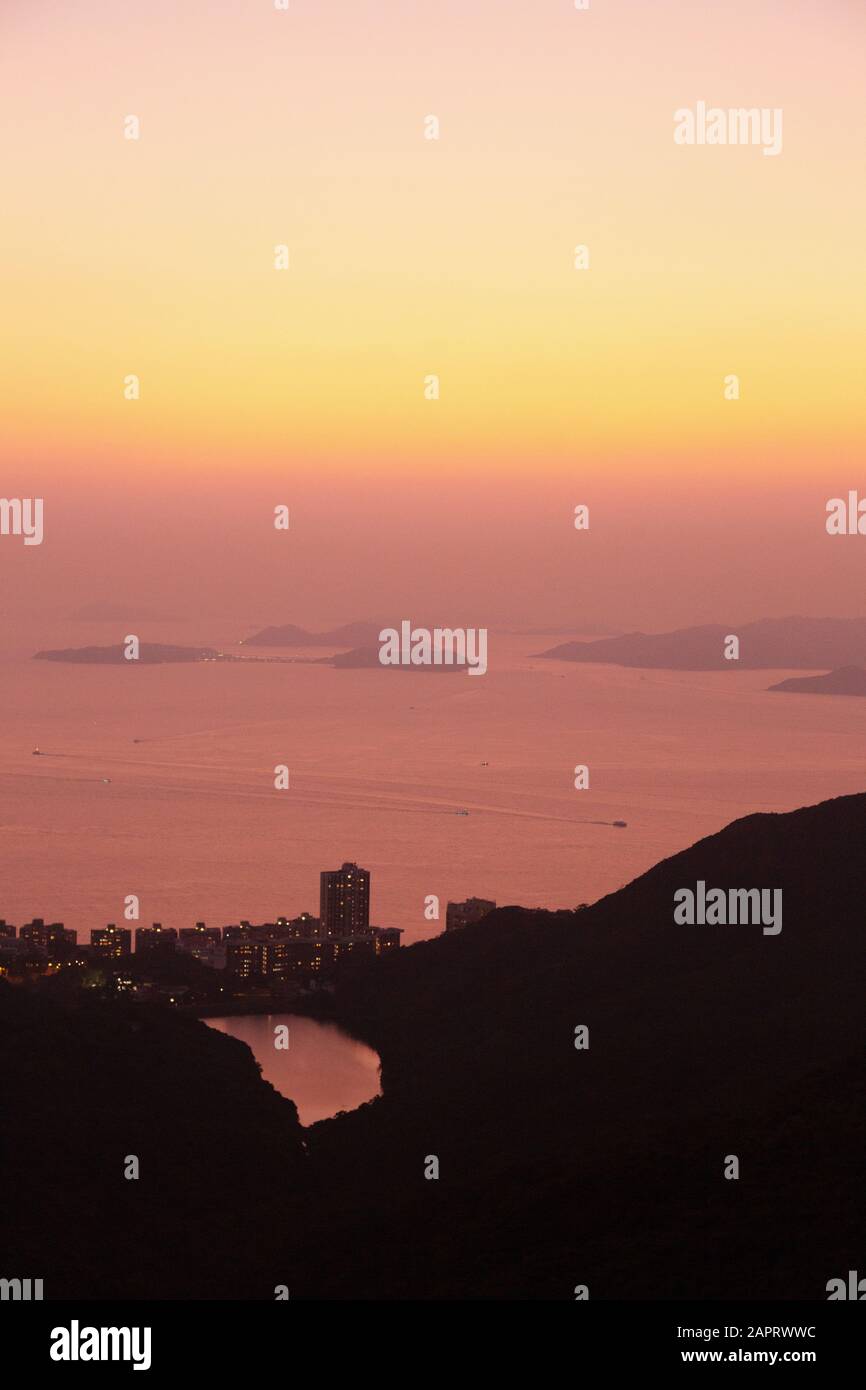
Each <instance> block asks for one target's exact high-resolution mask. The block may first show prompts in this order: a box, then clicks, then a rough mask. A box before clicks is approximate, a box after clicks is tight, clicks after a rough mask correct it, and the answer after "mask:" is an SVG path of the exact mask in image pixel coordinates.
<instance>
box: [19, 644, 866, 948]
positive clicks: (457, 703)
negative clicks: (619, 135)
mask: <svg viewBox="0 0 866 1390" xmlns="http://www.w3.org/2000/svg"><path fill="white" fill-rule="evenodd" d="M181 626H183V631H181ZM122 635H123V634H122V633H119V631H118V629H117V626H116V624H102V623H90V624H86V625H84V624H80V625H76V631H75V633H74V634H71V633H70V631H69V629H68V628H67V629H66V631H65V635H64V640H63V641H62V642H61V643H58V644H57V645H81V646H84V645H88V644H91V643H98V644H102V643H108V642H117V641H118V640H119V637H120V636H122ZM235 639H236V633H233V634H232V635H231V637H230V638H229V642H233V641H234V640H235ZM144 640H148V641H150V640H164V641H167V642H189V643H197V644H198V643H201V644H207V645H213V646H216V647H219V648H221V649H223V650H235V649H234V648H232V647H231V646H230V645H226V636H225V634H222V637H221V635H220V633H219V632H215V631H213V630H211V631H208V630H207V628H206V627H205V629H204V630H203V629H202V627H201V626H198V627H196V628H195V629H194V630H193V629H192V628H190V627H189V626H187V625H180V624H165V625H164V626H163V627H162V628H161V629H160V631H159V632H158V633H153V634H151V633H148V634H147V635H146V637H145V638H144ZM561 640H564V639H563V637H562V635H551V636H541V637H539V636H537V635H536V636H528V637H526V636H521V637H516V636H505V635H500V634H498V633H496V632H493V631H492V632H491V634H490V654H489V669H488V672H487V674H486V675H485V676H484V677H482V678H476V679H470V678H469V677H467V676H466V675H464V674H453V675H452V674H449V675H445V674H439V673H431V672H428V671H424V672H419V673H414V672H404V671H390V670H383V671H378V670H373V671H369V670H334V669H332V668H331V667H329V666H317V665H304V664H295V665H276V664H272V665H265V664H262V665H248V666H243V665H239V664H207V663H205V664H195V665H161V666H136V665H134V664H132V663H130V665H128V666H103V667H96V666H86V665H70V664H55V663H51V662H35V661H33V660H31V659H29V658H28V657H26V656H25V655H23V653H21V654H16V655H15V656H14V657H10V658H7V659H6V660H4V661H2V662H0V708H2V711H3V718H2V721H0V850H2V856H3V879H2V894H0V916H2V917H5V918H6V919H7V920H9V921H12V922H15V923H16V924H17V925H20V924H21V923H22V922H24V921H28V920H30V918H31V917H32V916H33V915H37V916H42V917H44V918H46V919H48V920H52V921H53V920H60V921H63V922H65V923H66V925H67V926H71V927H75V928H77V929H78V931H79V939H80V940H86V939H87V937H88V934H89V931H90V929H91V928H92V927H95V926H101V925H104V924H105V923H106V922H116V923H119V924H122V923H123V921H124V918H123V906H124V899H125V897H126V896H127V895H128V894H133V893H134V894H137V895H138V897H139V899H140V903H141V918H140V920H141V923H144V924H147V923H150V922H151V921H159V922H162V923H163V924H164V925H167V926H175V927H181V926H188V925H192V924H193V923H194V922H195V921H198V920H204V921H206V922H207V923H208V924H209V925H213V926H217V925H219V926H221V925H225V924H227V923H231V922H237V921H239V920H240V919H241V918H246V919H248V920H250V921H252V922H259V921H269V920H273V919H274V917H276V916H278V915H286V916H294V915H297V914H298V913H300V912H302V911H309V912H313V913H318V887H319V880H318V875H319V871H320V870H321V869H325V868H334V867H338V866H339V865H340V864H341V863H342V862H343V861H344V860H347V859H349V860H355V861H357V862H358V863H359V864H362V865H364V866H365V867H366V868H368V869H370V870H371V872H372V876H373V877H372V905H371V917H372V920H373V921H374V922H375V923H376V924H377V925H381V926H397V927H402V928H403V929H404V931H405V936H404V942H410V941H413V940H417V939H420V938H422V937H425V936H431V935H435V934H437V933H438V932H439V931H441V930H443V928H444V913H445V903H446V901H447V900H448V899H449V898H453V899H457V898H463V897H466V896H467V895H476V896H479V897H488V898H492V899H494V900H495V901H496V902H498V903H499V904H500V905H504V904H508V903H519V904H522V905H524V906H527V907H536V906H541V907H551V908H557V907H565V908H571V907H574V906H575V905H576V904H577V903H580V902H591V901H594V900H595V899H596V898H598V897H600V896H602V895H603V894H605V893H607V892H610V891H612V890H614V889H616V888H618V887H619V886H620V885H621V884H623V883H624V882H626V881H627V880H629V879H631V878H633V877H634V876H635V875H637V874H639V873H641V872H642V871H644V870H645V869H648V868H649V867H650V866H651V865H652V864H654V863H656V862H657V861H658V860H659V859H662V858H664V857H665V856H667V855H669V854H672V853H674V852H676V851H677V850H679V849H682V848H684V847H685V846H687V845H689V844H692V843H693V842H694V841H695V840H697V839H699V838H700V837H701V836H703V835H707V834H710V833H712V832H714V831H716V830H718V829H719V828H720V827H721V826H723V825H725V824H727V823H728V822H729V821H731V820H734V819H735V818H736V817H738V816H741V815H746V814H749V813H751V812H753V811H786V810H790V809H792V808H794V807H797V806H801V805H805V804H808V803H811V802H816V801H820V800H822V799H824V798H827V797H831V796H837V795H842V794H844V793H849V792H855V791H862V790H863V787H864V780H863V779H864V774H863V767H864V754H866V700H857V699H848V698H839V699H829V698H826V697H824V698H822V697H820V696H814V697H813V696H787V695H779V694H770V693H768V692H767V690H766V687H767V686H768V685H770V684H772V683H773V681H774V680H779V679H781V678H782V677H783V676H785V675H788V674H791V673H789V672H787V671H783V672H773V671H743V672H739V671H736V670H731V671H725V672H721V673H705V672H674V671H640V670H628V669H620V668H618V667H614V666H585V665H569V664H567V663H564V662H549V661H541V660H538V659H534V658H533V657H532V653H533V652H538V651H541V650H544V649H545V648H548V647H550V646H553V645H555V643H556V642H558V641H561ZM236 650H238V651H239V652H240V653H241V654H247V655H253V654H255V655H257V656H267V655H271V654H274V655H292V656H300V655H309V656H314V657H316V658H320V657H321V656H322V655H324V654H325V653H323V651H322V649H321V648H317V649H315V650H313V651H309V652H303V651H299V650H297V649H294V650H292V651H291V652H282V651H274V652H272V651H271V650H270V649H262V648H256V649H250V648H239V649H236ZM796 674H799V675H802V674H804V673H803V672H798V673H796ZM136 740H138V741H137V742H136ZM36 747H38V748H39V749H40V750H41V756H40V757H38V758H36V757H34V756H33V755H32V750H33V749H34V748H36ZM280 763H284V764H286V765H287V766H288V767H289V769H290V788H289V789H288V790H287V791H276V790H275V789H274V785H273V779H274V767H275V765H276V764H280ZM579 763H585V764H588V766H589V768H590V789H589V790H588V791H576V790H574V786H573V781H574V768H575V765H576V764H579ZM104 779H110V780H109V781H105V780H104ZM460 810H466V811H468V812H469V815H468V816H462V815H457V814H456V813H457V812H458V811H460ZM614 820H624V821H626V822H627V827H626V828H625V829H621V828H614V827H613V826H612V825H611V822H613V821H614ZM746 886H748V885H746ZM428 894H437V895H438V896H439V898H440V901H441V913H442V917H441V920H440V921H438V922H437V921H428V920H425V917H424V900H425V897H426V896H427V895H428ZM132 925H135V924H132Z"/></svg>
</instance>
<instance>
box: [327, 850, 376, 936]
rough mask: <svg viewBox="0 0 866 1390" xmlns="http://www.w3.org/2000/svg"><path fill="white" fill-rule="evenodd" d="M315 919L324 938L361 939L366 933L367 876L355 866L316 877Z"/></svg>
mask: <svg viewBox="0 0 866 1390" xmlns="http://www.w3.org/2000/svg"><path fill="white" fill-rule="evenodd" d="M320 883H321V896H320V907H319V916H320V918H321V924H322V931H323V932H324V934H325V935H326V936H361V935H363V934H364V933H365V932H368V931H369V930H370V874H369V872H368V871H367V870H366V869H359V868H358V865H357V864H344V865H343V867H342V868H341V869H333V870H327V869H326V870H324V871H323V872H322V873H321V875H320Z"/></svg>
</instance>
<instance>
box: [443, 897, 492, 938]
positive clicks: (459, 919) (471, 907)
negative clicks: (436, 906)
mask: <svg viewBox="0 0 866 1390" xmlns="http://www.w3.org/2000/svg"><path fill="white" fill-rule="evenodd" d="M495 906H496V903H491V902H488V901H487V899H486V898H467V899H466V901H465V903H449V904H448V906H447V908H446V909H445V930H446V931H454V929H455V928H456V927H468V926H470V925H471V924H472V923H473V922H480V921H481V918H482V917H486V916H487V914H488V912H492V911H493V909H494V908H495Z"/></svg>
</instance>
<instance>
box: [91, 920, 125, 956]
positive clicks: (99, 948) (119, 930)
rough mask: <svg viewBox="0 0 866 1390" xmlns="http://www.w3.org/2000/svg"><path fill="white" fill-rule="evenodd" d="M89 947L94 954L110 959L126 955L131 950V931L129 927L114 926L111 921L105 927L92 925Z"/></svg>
mask: <svg viewBox="0 0 866 1390" xmlns="http://www.w3.org/2000/svg"><path fill="white" fill-rule="evenodd" d="M90 949H91V951H92V952H93V953H94V955H98V956H106V957H108V958H109V959H110V960H116V959H117V958H118V957H119V956H128V955H129V953H130V951H131V950H132V932H131V931H130V929H129V927H116V926H115V925H114V923H113V922H109V924H108V926H107V927H94V928H93V931H92V932H91V933H90Z"/></svg>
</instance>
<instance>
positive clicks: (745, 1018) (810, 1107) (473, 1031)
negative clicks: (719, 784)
mask: <svg viewBox="0 0 866 1390" xmlns="http://www.w3.org/2000/svg"><path fill="white" fill-rule="evenodd" d="M864 842H866V795H858V796H849V797H842V798H838V799H837V800H834V801H827V802H824V803H822V804H821V805H819V806H812V807H808V808H806V809H803V810H799V811H794V812H791V813H790V814H786V815H753V816H747V817H746V818H744V819H743V820H739V821H736V822H734V823H733V824H732V825H730V826H728V827H727V828H726V829H725V830H723V831H721V832H720V833H719V834H718V835H713V836H710V837H709V838H707V839H704V840H702V841H700V842H699V843H698V844H696V845H693V846H692V847H691V848H690V849H687V850H685V851H683V852H682V853H680V854H677V855H675V856H673V857H672V858H670V859H667V860H665V861H664V862H663V863H661V864H658V865H656V867H655V868H653V869H651V870H650V871H649V872H648V873H646V874H644V875H642V876H641V877H640V878H638V879H636V880H635V881H634V882H633V883H630V884H629V885H627V886H626V887H625V888H623V889H621V890H620V891H619V892H617V893H614V894H611V895H610V896H609V897H607V898H604V899H602V900H601V901H600V902H598V903H596V904H594V905H593V906H592V907H589V908H585V909H583V910H581V911H575V912H536V911H526V910H523V909H520V908H516V907H513V908H504V909H500V910H498V911H496V912H494V913H492V914H490V915H489V916H488V917H486V918H485V919H484V920H483V921H482V922H480V923H478V924H477V925H475V926H470V927H465V928H463V929H461V930H460V931H455V932H449V933H448V934H447V935H445V934H443V935H442V936H440V937H437V938H436V939H435V940H433V941H429V942H423V943H420V944H418V945H414V946H411V947H409V948H405V949H403V950H401V951H400V952H398V953H395V954H393V955H391V956H387V955H386V956H383V957H382V958H381V959H379V960H378V961H375V962H369V963H364V962H363V961H360V960H355V961H352V960H351V958H350V964H351V965H352V967H353V968H352V970H351V973H350V974H348V975H347V976H346V977H345V978H344V980H343V982H342V984H341V985H340V987H339V990H338V994H337V999H336V1014H337V1017H338V1018H339V1019H340V1020H342V1021H343V1022H344V1023H345V1024H346V1025H347V1026H349V1027H350V1028H351V1029H352V1030H353V1031H354V1032H355V1033H356V1034H357V1035H358V1036H360V1037H362V1038H364V1039H365V1040H367V1041H368V1042H370V1044H371V1045H372V1046H374V1047H376V1048H377V1049H378V1050H379V1052H380V1055H381V1057H382V1081H383V1086H384V1095H383V1096H382V1097H380V1098H379V1099H377V1100H375V1101H372V1102H371V1103H370V1104H368V1105H365V1106H362V1107H361V1108H360V1109H359V1110H357V1111H354V1112H352V1113H351V1114H346V1115H342V1116H338V1117H337V1118H336V1119H333V1120H328V1121H324V1122H322V1123H320V1124H318V1125H315V1126H313V1127H312V1128H310V1129H308V1130H306V1131H304V1135H305V1139H306V1143H307V1155H308V1157H307V1161H306V1165H304V1164H303V1162H302V1160H301V1157H300V1153H299V1146H298V1142H297V1141H298V1130H297V1127H296V1119H295V1114H294V1110H293V1107H291V1106H289V1105H288V1104H287V1103H285V1102H282V1101H280V1100H279V1099H278V1098H277V1097H276V1096H275V1095H274V1094H273V1092H271V1091H270V1088H268V1087H266V1086H265V1084H264V1083H263V1082H262V1081H261V1080H260V1078H259V1077H258V1076H257V1074H256V1071H255V1067H254V1066H253V1063H252V1060H251V1058H250V1057H249V1054H247V1053H246V1052H245V1050H244V1049H243V1048H242V1047H241V1046H240V1044H237V1043H234V1042H232V1041H231V1040H230V1039H227V1038H225V1037H222V1036H220V1035H218V1034H215V1033H214V1034H207V1035H205V1030H197V1025H195V1024H192V1023H188V1022H187V1021H185V1020H178V1019H177V1018H175V1017H174V1016H171V1015H159V1014H157V1013H155V1012H154V1013H153V1014H147V1015H140V1014H138V1013H137V1011H136V1007H135V1006H128V1008H127V1010H126V1012H123V1011H122V1010H120V1009H119V1006H118V1008H115V1007H114V1006H109V1012H108V1013H107V1014H103V1013H101V1012H100V1007H98V1006H95V1005H94V1006H88V1005H83V1006H81V1008H80V1009H79V1010H78V1011H75V1010H72V1009H69V1010H67V1011H66V1012H64V1011H63V1010H61V1009H59V1008H55V1006H54V1005H53V1004H51V1005H50V1007H49V1004H48V1003H47V1002H46V1001H44V1000H40V999H38V998H35V999H30V998H28V997H27V996H25V995H24V994H23V993H22V992H20V991H12V990H10V989H8V988H6V989H0V1045H2V1047H3V1055H4V1058H5V1059H6V1065H5V1067H4V1069H3V1074H2V1086H3V1091H4V1094H3V1096H2V1097H0V1115H2V1116H3V1117H4V1118H3V1121H2V1123H3V1124H4V1125H5V1128H6V1134H5V1139H4V1143H3V1147H2V1152H3V1153H4V1167H3V1170H2V1173H0V1190H2V1191H3V1192H4V1193H8V1192H14V1193H15V1196H16V1204H15V1212H16V1221H15V1225H14V1237H13V1246H12V1256H11V1258H12V1266H13V1267H14V1269H15V1270H16V1271H17V1270H19V1269H20V1270H21V1272H22V1273H23V1274H29V1273H32V1274H33V1275H36V1274H37V1273H38V1274H39V1275H40V1276H44V1277H46V1279H47V1278H48V1277H49V1276H50V1279H51V1283H50V1285H47V1288H46V1292H47V1294H48V1296H50V1292H49V1290H54V1289H58V1288H59V1289H61V1290H63V1291H64V1292H69V1293H73V1294H78V1295H79V1296H80V1294H81V1292H82V1288H83V1289H84V1290H97V1291H103V1292H104V1291H105V1287H106V1280H107V1279H108V1280H110V1283H109V1288H110V1291H111V1292H112V1293H114V1294H115V1295H116V1296H127V1295H128V1292H129V1291H130V1290H133V1291H141V1290H142V1289H150V1290H154V1289H161V1290H168V1291H169V1292H168V1293H165V1292H163V1293H161V1294H159V1295H158V1296H176V1295H177V1294H178V1293H183V1294H185V1295H186V1296H190V1297H202V1296H204V1297H209V1296H214V1295H215V1294H216V1293H218V1292H220V1291H224V1290H226V1289H229V1290H230V1291H233V1292H235V1293H237V1292H238V1291H240V1293H241V1294H245V1295H246V1296H250V1297H257V1298H258V1297H265V1298H268V1297H272V1288H273V1286H274V1285H275V1284H277V1283H285V1284H287V1285H289V1287H290V1289H291V1295H292V1298H293V1299H298V1298H301V1299H303V1298H316V1297H326V1298H346V1299H365V1298H369V1299H378V1298H387V1299H404V1298H466V1299H483V1298H528V1299H535V1298H538V1299H559V1298H561V1299H565V1300H571V1299H572V1298H573V1290H574V1287H575V1285H577V1284H586V1285H588V1286H589V1292H590V1297H592V1298H594V1299H597V1298H681V1297H682V1298H721V1297H730V1298H744V1299H762V1298H767V1297H776V1298H783V1299H823V1298H825V1297H826V1292H825V1286H826V1283H827V1280H828V1279H831V1278H835V1277H837V1276H843V1275H845V1273H846V1271H847V1270H849V1269H856V1268H862V1239H861V1232H862V1226H863V1219H864V1215H866V1211H864V1202H866V1198H864V1185H863V1181H862V1172H863V1160H864V1157H866V1143H864V1138H866V1134H864V1124H866V1120H864V1116H866V1107H864V1078H863V1066H862V1048H863V1041H864V1010H863V997H864V949H863V947H864V931H866V928H864V921H863V902H864V899H866V856H864V854H863V845H864ZM698 880H704V881H705V883H706V884H707V886H708V888H710V887H721V888H746V889H748V888H753V887H756V888H768V889H775V888H781V889H782V891H783V916H782V930H781V932H780V933H779V934H778V935H775V936H768V935H764V934H763V932H762V929H761V926H760V925H734V926H712V925H707V926H682V925H677V924H676V923H675V922H674V920H673V906H674V899H673V895H674V893H675V892H676V891H677V890H678V889H681V888H684V887H690V888H692V889H694V887H695V885H696V883H697V882H698ZM578 894H579V885H578V884H576V885H575V896H578ZM101 1007H102V1008H104V1007H105V1006H101ZM136 1023H138V1024H139V1030H140V1031H138V1032H136V1031H135V1025H136ZM579 1025H585V1026H586V1027H588V1029H589V1048H588V1049H587V1050H576V1049H575V1047H574V1036H575V1028H576V1027H578V1026H579ZM127 1153H140V1154H141V1155H142V1156H143V1163H142V1170H143V1174H145V1175H147V1181H148V1184H149V1185H147V1184H145V1182H144V1181H142V1182H140V1183H138V1184H136V1183H125V1182H123V1180H122V1178H120V1176H119V1174H120V1170H121V1166H122V1162H123V1156H124V1155H125V1154H127ZM434 1155H435V1156H436V1158H437V1159H438V1162H439V1165H440V1170H439V1171H440V1176H439V1179H438V1180H437V1181H428V1180H426V1179H425V1177H424V1169H425V1165H426V1164H428V1163H429V1161H430V1158H431V1156H434ZM729 1155H736V1156H737V1157H738V1159H739V1163H740V1177H739V1179H738V1180H736V1181H730V1180H726V1179H725V1177H724V1176H723V1173H724V1168H725V1163H726V1161H727V1158H728V1156H729ZM10 1268H11V1267H10Z"/></svg>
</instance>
